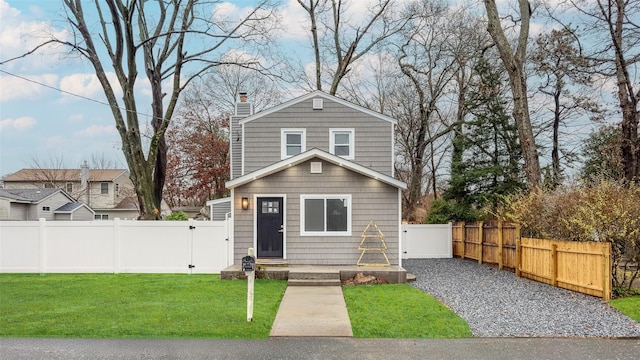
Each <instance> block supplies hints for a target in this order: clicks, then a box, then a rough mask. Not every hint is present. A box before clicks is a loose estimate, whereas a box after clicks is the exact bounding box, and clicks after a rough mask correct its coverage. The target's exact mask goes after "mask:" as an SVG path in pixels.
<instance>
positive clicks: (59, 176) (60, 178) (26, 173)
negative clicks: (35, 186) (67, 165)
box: [2, 169, 127, 182]
mask: <svg viewBox="0 0 640 360" xmlns="http://www.w3.org/2000/svg"><path fill="white" fill-rule="evenodd" d="M126 172H127V170H126V169H89V181H113V180H115V179H116V178H118V177H119V176H120V175H122V174H123V173H126ZM80 179H81V170H80V169H21V170H18V171H16V172H14V173H13V174H9V175H6V176H4V177H3V178H2V180H3V181H30V182H42V181H56V182H74V181H76V182H78V181H80Z"/></svg>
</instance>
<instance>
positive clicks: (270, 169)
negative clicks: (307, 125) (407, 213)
mask: <svg viewBox="0 0 640 360" xmlns="http://www.w3.org/2000/svg"><path fill="white" fill-rule="evenodd" d="M312 158H319V159H322V160H325V161H327V162H330V163H333V164H334V165H338V166H340V167H344V168H346V169H349V170H351V171H353V172H356V173H359V174H361V175H364V176H367V177H370V178H372V179H374V180H378V181H381V182H383V183H385V184H388V185H391V186H395V187H397V188H400V189H403V190H405V189H406V188H407V184H405V183H404V182H402V181H399V180H396V179H394V178H392V177H390V176H387V175H384V174H381V173H379V172H377V171H374V170H371V169H369V168H367V167H364V166H362V165H359V164H356V163H354V162H351V161H349V160H345V159H343V158H341V157H339V156H335V155H333V154H329V153H327V152H325V151H322V150H320V149H311V150H308V151H306V152H304V153H302V154H298V155H296V156H292V157H290V158H288V159H285V160H282V161H279V162H277V163H275V164H272V165H269V166H266V167H264V168H262V169H260V170H256V171H254V172H252V173H249V174H246V175H243V176H241V177H239V178H237V179H233V180H230V181H227V183H226V186H227V188H228V189H233V188H236V187H238V186H241V185H244V184H248V183H250V182H252V181H254V180H257V179H260V178H263V177H265V176H268V175H271V174H274V173H277V172H279V171H282V170H284V169H286V168H288V167H291V166H294V165H298V164H300V163H303V162H305V161H307V160H310V159H312Z"/></svg>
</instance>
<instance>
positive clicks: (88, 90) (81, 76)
mask: <svg viewBox="0 0 640 360" xmlns="http://www.w3.org/2000/svg"><path fill="white" fill-rule="evenodd" d="M107 78H108V79H109V82H110V83H111V86H112V87H113V91H114V92H115V96H116V98H119V97H120V96H121V95H122V89H121V88H120V83H118V79H117V77H116V74H115V73H113V72H108V73H107ZM60 89H62V90H64V91H66V92H69V93H71V94H76V95H80V96H83V97H85V98H90V99H94V100H99V101H105V100H104V90H103V89H102V85H101V84H100V81H99V80H98V77H97V76H96V74H95V73H77V74H71V75H67V76H65V77H63V78H62V79H61V80H60ZM72 99H73V100H76V99H77V97H74V96H72V95H69V94H64V95H63V99H62V100H63V102H65V101H71V100H72Z"/></svg>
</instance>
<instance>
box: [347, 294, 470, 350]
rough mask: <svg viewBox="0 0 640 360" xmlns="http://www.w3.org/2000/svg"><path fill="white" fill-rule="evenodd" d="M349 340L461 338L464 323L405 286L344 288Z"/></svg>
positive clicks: (466, 334) (466, 329)
mask: <svg viewBox="0 0 640 360" xmlns="http://www.w3.org/2000/svg"><path fill="white" fill-rule="evenodd" d="M342 289H343V293H344V297H345V300H346V302H347V309H348V310H349V318H350V319H351V328H352V330H353V336H354V337H359V338H461V337H470V336H472V334H471V330H470V329H469V325H468V324H467V322H466V321H465V320H463V319H462V318H460V317H459V316H458V315H456V314H455V313H454V312H453V311H451V310H449V308H447V307H446V306H444V305H443V304H442V303H440V302H439V301H438V300H436V299H435V298H433V297H432V296H431V295H428V294H425V293H424V292H422V291H420V290H418V289H415V288H413V287H411V286H409V285H407V284H388V285H365V286H344V287H343V288H342Z"/></svg>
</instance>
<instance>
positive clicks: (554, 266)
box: [551, 244, 558, 286]
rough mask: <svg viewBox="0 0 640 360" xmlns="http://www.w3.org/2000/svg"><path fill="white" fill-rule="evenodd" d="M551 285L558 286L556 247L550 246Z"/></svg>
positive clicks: (554, 245)
mask: <svg viewBox="0 0 640 360" xmlns="http://www.w3.org/2000/svg"><path fill="white" fill-rule="evenodd" d="M551 285H553V286H558V245H556V244H551Z"/></svg>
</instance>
